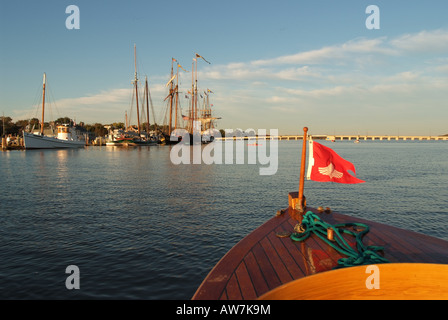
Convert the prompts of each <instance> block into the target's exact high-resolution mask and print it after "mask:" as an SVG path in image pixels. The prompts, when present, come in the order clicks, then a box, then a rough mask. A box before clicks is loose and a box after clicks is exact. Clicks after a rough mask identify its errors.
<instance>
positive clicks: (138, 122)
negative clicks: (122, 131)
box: [134, 44, 140, 136]
mask: <svg viewBox="0 0 448 320" xmlns="http://www.w3.org/2000/svg"><path fill="white" fill-rule="evenodd" d="M136 50H137V49H136V46H135V44H134V66H135V74H134V86H135V102H136V105H137V130H138V135H139V136H140V115H139V113H140V112H139V111H138V85H137V80H138V79H137V53H136Z"/></svg>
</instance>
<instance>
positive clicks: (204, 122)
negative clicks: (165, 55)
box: [162, 53, 220, 144]
mask: <svg viewBox="0 0 448 320" xmlns="http://www.w3.org/2000/svg"><path fill="white" fill-rule="evenodd" d="M199 58H201V59H203V60H204V61H205V62H207V63H208V64H210V62H208V61H207V60H205V59H204V58H203V57H202V56H201V55H199V54H197V53H196V54H195V58H193V63H192V68H191V69H192V71H191V90H188V92H187V94H185V98H187V99H188V100H189V103H188V104H189V107H188V110H187V111H186V114H183V112H182V111H181V108H180V99H179V69H182V70H184V71H185V72H187V71H186V70H185V69H183V68H182V66H181V65H180V64H179V63H177V60H176V59H174V58H172V64H171V78H170V80H169V81H168V83H167V84H166V86H167V87H169V93H168V95H167V97H166V98H165V101H167V103H168V104H167V108H166V110H167V112H166V115H165V120H166V121H164V123H165V125H164V126H163V141H162V143H164V144H175V143H178V142H179V141H181V140H182V139H183V138H185V137H187V136H188V140H189V141H187V143H190V144H194V143H209V142H211V141H213V139H214V136H216V135H217V133H219V130H217V129H216V120H218V119H220V118H217V117H214V116H213V112H212V107H213V104H211V103H210V94H211V93H213V92H212V91H211V90H210V89H207V90H205V91H204V92H203V93H201V92H199V88H198V72H197V65H198V59H199ZM175 62H176V63H177V70H176V73H174V63H175ZM175 81H176V84H175ZM201 100H202V106H201ZM180 129H183V130H180ZM186 132H187V133H188V135H187V134H185V133H186Z"/></svg>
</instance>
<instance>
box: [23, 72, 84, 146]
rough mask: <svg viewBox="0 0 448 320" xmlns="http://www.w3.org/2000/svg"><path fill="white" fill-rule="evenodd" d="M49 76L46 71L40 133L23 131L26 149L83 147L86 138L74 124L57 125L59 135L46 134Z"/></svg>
mask: <svg viewBox="0 0 448 320" xmlns="http://www.w3.org/2000/svg"><path fill="white" fill-rule="evenodd" d="M46 82H47V76H46V74H45V73H44V77H43V85H42V119H41V123H40V131H39V133H32V132H25V131H24V132H23V142H24V145H25V149H59V148H83V147H84V146H85V144H86V142H85V140H84V139H83V138H82V137H80V136H79V135H78V134H77V132H76V128H75V127H74V126H73V125H71V124H70V125H68V124H67V125H60V126H57V136H46V135H44V119H45V90H46Z"/></svg>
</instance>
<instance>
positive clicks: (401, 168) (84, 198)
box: [0, 141, 448, 299]
mask: <svg viewBox="0 0 448 320" xmlns="http://www.w3.org/2000/svg"><path fill="white" fill-rule="evenodd" d="M323 143H324V144H325V145H328V146H329V147H331V148H333V149H334V150H335V151H336V152H338V153H339V154H340V155H341V156H342V157H344V158H345V159H347V160H349V161H351V162H353V163H354V164H355V166H356V170H357V176H358V177H359V178H361V179H363V180H366V183H364V184H358V185H342V184H333V183H319V182H312V181H307V182H306V186H305V188H306V190H305V195H306V196H307V202H308V204H309V205H310V206H314V207H317V206H319V205H322V206H329V207H331V208H332V209H333V210H337V211H340V212H341V213H345V214H349V215H353V216H359V217H362V218H366V219H369V220H375V221H379V222H384V223H388V224H392V225H395V226H399V227H402V228H405V229H411V230H414V231H417V232H421V233H425V234H429V235H432V236H437V237H439V238H443V239H446V240H448V229H447V223H448V197H447V186H448V161H447V159H448V143H447V142H443V141H434V142H428V141H422V142H417V141H403V142H398V141H390V142H386V141H373V142H371V141H369V142H361V143H360V144H354V143H353V142H336V143H330V142H323ZM301 144H302V143H301V141H281V142H279V151H278V152H279V163H278V171H277V173H276V174H275V175H271V176H260V175H259V167H260V166H261V165H258V164H256V165H254V164H251V165H249V164H243V165H241V164H239V165H237V164H233V165H224V164H223V165H206V164H201V165H173V164H172V163H171V162H170V157H169V155H170V147H166V146H165V147H162V146H156V147H149V148H147V147H145V148H135V149H133V148H131V149H120V148H114V147H88V148H85V149H82V150H45V151H8V152H1V153H0V174H1V175H0V205H1V207H0V234H1V238H0V241H1V242H0V298H1V299H74V298H76V299H77V298H81V299H190V298H191V297H192V295H193V294H194V292H195V290H196V289H197V287H198V286H199V285H200V283H201V282H202V280H203V278H204V277H205V276H206V275H207V273H208V272H209V271H210V269H211V268H212V267H213V266H214V265H215V263H216V262H217V261H218V260H219V259H220V258H221V257H222V256H223V255H224V254H225V253H226V252H227V251H228V250H229V249H230V248H231V247H232V246H233V245H234V244H236V243H237V242H238V241H239V240H240V239H241V238H242V237H244V236H245V235H246V234H247V233H249V232H250V231H252V230H253V229H254V228H256V227H257V226H259V225H260V224H262V223H263V222H265V221H266V220H267V219H269V218H271V217H272V216H273V215H274V214H275V212H276V211H277V210H278V209H280V208H285V207H287V203H288V202H287V199H288V192H290V191H296V190H297V189H298V181H299V177H298V173H299V166H300V164H299V155H300V154H301ZM248 148H250V147H248ZM252 148H254V147H252ZM246 163H247V161H246ZM257 163H259V162H258V161H257ZM68 265H77V266H78V267H79V269H80V280H81V281H80V285H81V288H80V289H79V290H67V289H66V287H65V280H66V278H67V277H68V274H66V273H65V269H66V267H67V266H68Z"/></svg>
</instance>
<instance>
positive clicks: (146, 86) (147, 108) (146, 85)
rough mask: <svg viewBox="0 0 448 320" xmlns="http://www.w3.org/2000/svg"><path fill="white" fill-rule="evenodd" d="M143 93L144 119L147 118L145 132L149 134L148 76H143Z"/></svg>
mask: <svg viewBox="0 0 448 320" xmlns="http://www.w3.org/2000/svg"><path fill="white" fill-rule="evenodd" d="M145 91H146V93H145V95H146V119H147V120H148V125H147V127H146V128H147V129H146V133H147V135H148V136H149V88H148V77H147V76H145Z"/></svg>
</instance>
